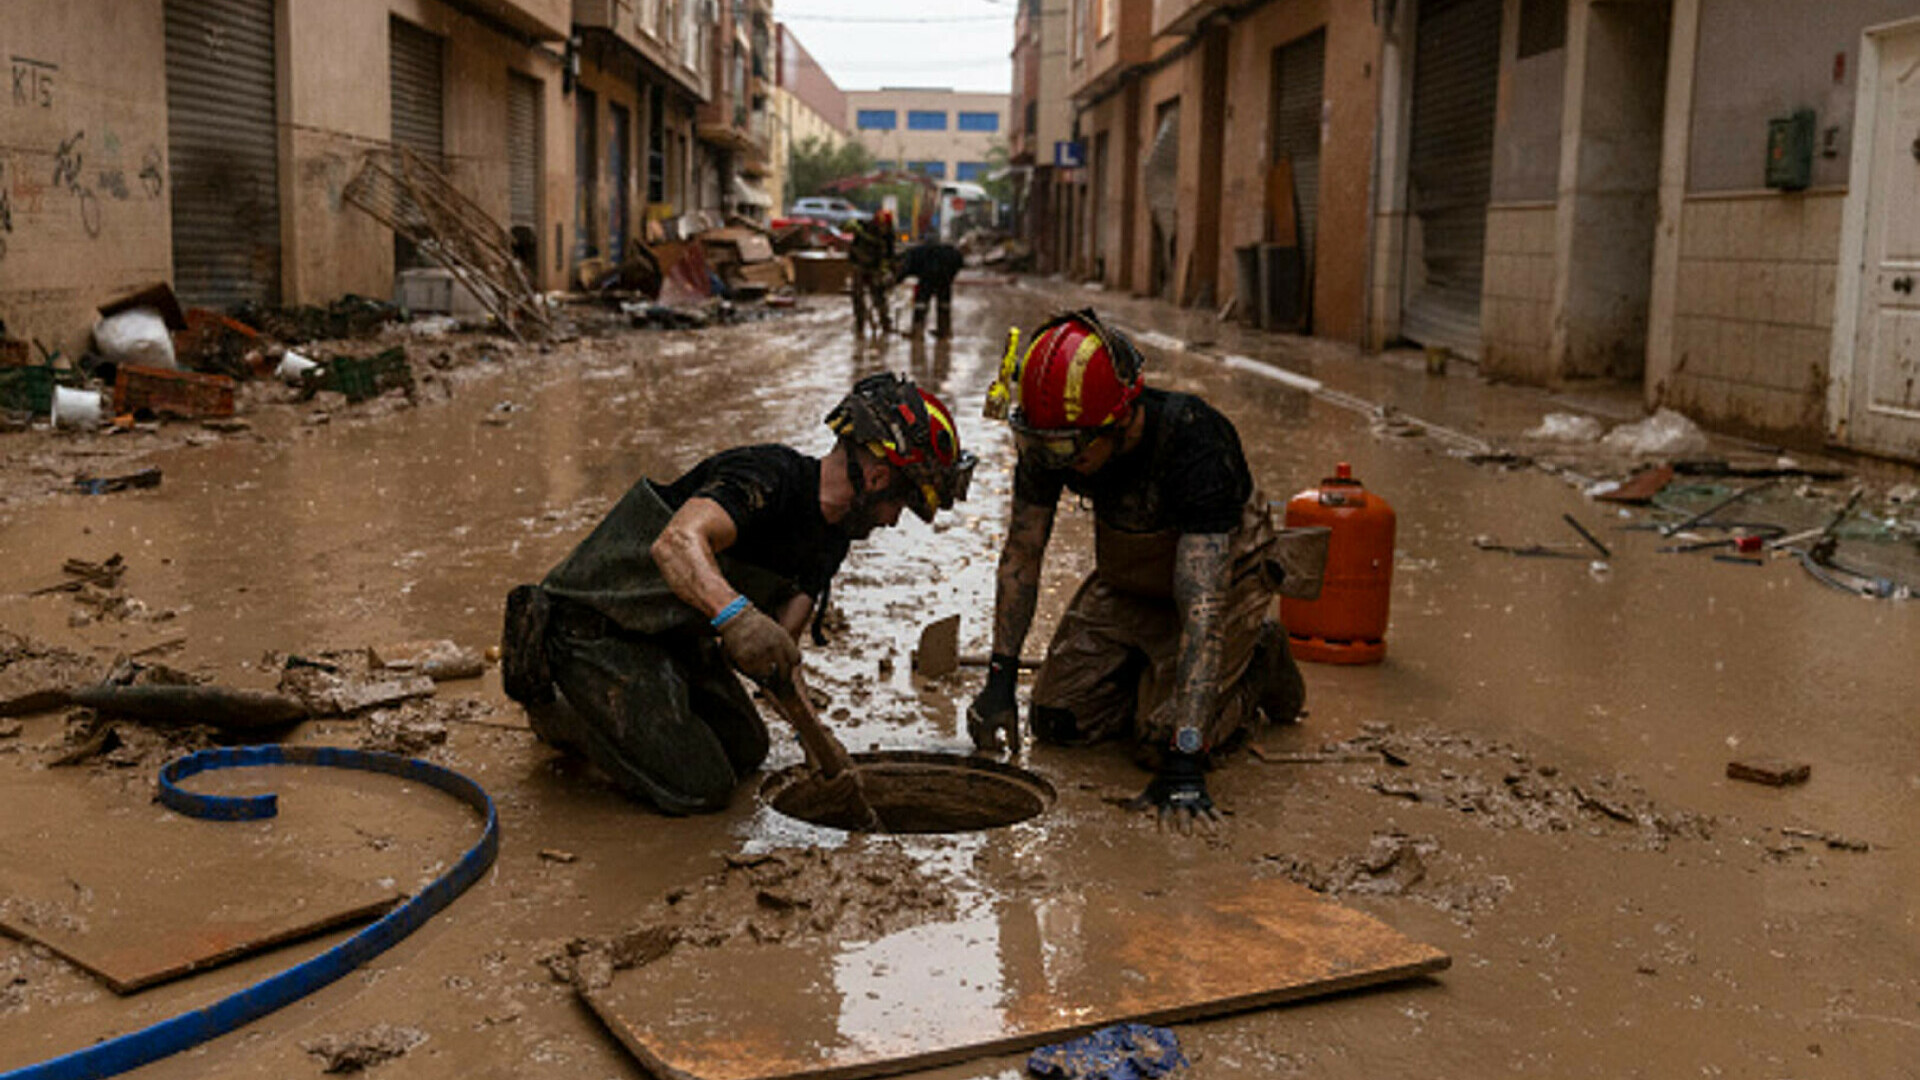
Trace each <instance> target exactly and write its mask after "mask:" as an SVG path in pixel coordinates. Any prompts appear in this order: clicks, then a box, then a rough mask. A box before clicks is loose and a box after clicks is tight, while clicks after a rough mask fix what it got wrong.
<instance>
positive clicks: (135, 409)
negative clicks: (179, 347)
mask: <svg viewBox="0 0 1920 1080" xmlns="http://www.w3.org/2000/svg"><path fill="white" fill-rule="evenodd" d="M113 410H114V412H115V413H117V414H119V415H121V416H129V415H131V416H139V415H141V414H151V415H153V416H177V417H180V418H182V419H186V420H193V419H198V418H199V417H203V416H232V415H233V380H232V379H229V378H227V377H226V376H225V375H201V374H198V373H196V372H192V371H169V370H167V369H165V368H151V367H141V366H139V365H137V364H123V365H121V367H120V373H119V375H118V377H117V378H116V379H115V380H114V384H113Z"/></svg>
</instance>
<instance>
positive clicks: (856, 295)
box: [853, 284, 867, 337]
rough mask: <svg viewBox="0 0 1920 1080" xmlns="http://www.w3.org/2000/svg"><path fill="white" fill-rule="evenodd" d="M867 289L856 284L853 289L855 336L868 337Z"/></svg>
mask: <svg viewBox="0 0 1920 1080" xmlns="http://www.w3.org/2000/svg"><path fill="white" fill-rule="evenodd" d="M865 290H866V287H865V286H863V285H859V284H856V285H854V287H853V336H854V337H865V336H866V335H867V294H866V291H865Z"/></svg>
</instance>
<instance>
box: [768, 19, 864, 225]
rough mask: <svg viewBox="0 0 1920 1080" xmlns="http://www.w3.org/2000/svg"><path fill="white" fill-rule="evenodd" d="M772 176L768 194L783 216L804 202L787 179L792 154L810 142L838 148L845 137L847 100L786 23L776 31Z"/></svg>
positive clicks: (781, 24)
mask: <svg viewBox="0 0 1920 1080" xmlns="http://www.w3.org/2000/svg"><path fill="white" fill-rule="evenodd" d="M773 65H774V67H773V72H774V85H773V137H772V140H771V143H770V156H771V158H772V170H771V172H770V174H769V176H768V179H767V192H768V194H770V195H772V196H773V200H774V205H775V206H776V207H778V208H780V210H781V211H782V212H784V210H785V208H787V207H789V206H792V205H793V201H794V200H795V199H796V198H799V197H800V194H801V193H800V192H798V191H795V190H793V187H792V184H791V182H790V180H789V178H788V158H789V157H790V156H791V155H792V153H793V148H794V147H796V146H799V145H800V144H801V143H804V142H806V141H807V140H808V139H814V140H818V142H819V143H820V144H821V145H823V146H835V145H838V144H839V143H840V142H842V141H844V140H845V139H846V137H847V120H846V118H847V95H846V93H845V92H843V91H842V90H841V89H840V87H839V86H838V85H837V84H836V83H835V82H834V81H833V76H831V75H828V74H827V72H826V69H824V68H822V67H821V66H820V64H819V62H818V61H816V60H815V59H814V58H813V54H812V53H809V52H808V51H807V49H806V46H804V45H802V44H800V39H799V38H798V37H797V36H795V35H794V33H793V31H792V29H791V28H789V27H788V26H787V24H785V23H780V24H778V25H776V26H775V27H774V60H773Z"/></svg>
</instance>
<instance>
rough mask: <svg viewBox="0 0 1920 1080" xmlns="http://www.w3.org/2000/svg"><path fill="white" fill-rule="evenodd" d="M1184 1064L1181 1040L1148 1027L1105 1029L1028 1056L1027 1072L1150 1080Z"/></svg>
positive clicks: (1073, 1079) (1092, 1079)
mask: <svg viewBox="0 0 1920 1080" xmlns="http://www.w3.org/2000/svg"><path fill="white" fill-rule="evenodd" d="M1186 1064H1187V1058H1186V1055H1184V1054H1182V1053H1181V1052H1180V1037H1179V1036H1178V1035H1175V1034H1174V1033H1173V1032H1172V1031H1171V1030H1170V1029H1168V1028H1161V1027H1152V1026H1149V1025H1147V1024H1115V1025H1113V1026H1112V1027H1104V1028H1101V1029H1100V1030H1099V1031H1096V1032H1093V1033H1092V1034H1090V1035H1082V1036H1081V1037H1079V1038H1077V1039H1074V1040H1072V1041H1071V1042H1064V1043H1056V1044H1054V1045H1053V1046H1043V1047H1041V1048H1040V1049H1038V1050H1035V1051H1034V1052H1033V1053H1032V1054H1031V1055H1029V1056H1028V1057H1027V1071H1028V1072H1030V1073H1032V1074H1033V1075H1035V1076H1044V1077H1055V1078H1059V1080H1151V1078H1152V1077H1156V1076H1165V1075H1166V1074H1168V1073H1170V1072H1172V1071H1173V1070H1175V1069H1178V1068H1182V1067H1184V1066H1185V1065H1186Z"/></svg>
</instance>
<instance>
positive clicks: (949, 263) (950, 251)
mask: <svg viewBox="0 0 1920 1080" xmlns="http://www.w3.org/2000/svg"><path fill="white" fill-rule="evenodd" d="M964 265H966V256H964V255H962V254H960V249H959V248H957V247H954V246H953V245H952V244H943V243H941V242H940V241H939V239H938V238H937V237H932V236H929V237H927V238H926V239H924V240H922V241H920V242H919V243H917V244H915V245H913V246H912V247H910V248H908V249H907V250H906V251H904V252H902V253H901V255H900V265H899V266H898V268H896V269H895V271H894V280H895V281H896V282H899V281H904V280H906V279H907V278H912V279H913V326H912V329H910V330H908V331H907V336H908V337H911V338H914V339H916V340H917V339H919V337H920V336H921V335H922V334H925V333H926V332H927V308H928V307H929V306H932V307H933V309H934V323H933V336H934V337H937V338H943V337H948V336H950V335H951V334H952V333H953V279H954V278H956V277H959V276H960V269H961V267H962V266H964Z"/></svg>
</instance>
